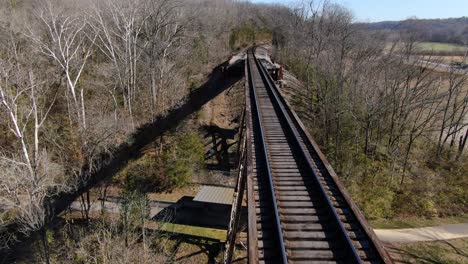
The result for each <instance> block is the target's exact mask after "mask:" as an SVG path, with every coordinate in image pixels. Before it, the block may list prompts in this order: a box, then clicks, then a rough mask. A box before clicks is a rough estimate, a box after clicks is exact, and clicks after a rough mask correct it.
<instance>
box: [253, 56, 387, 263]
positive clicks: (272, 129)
mask: <svg viewBox="0 0 468 264" xmlns="http://www.w3.org/2000/svg"><path fill="white" fill-rule="evenodd" d="M254 52H255V50H254V49H250V50H249V51H248V56H247V60H246V76H247V85H248V89H247V91H246V95H247V133H249V135H248V137H249V139H250V142H251V144H248V145H247V156H248V157H247V159H248V160H249V159H250V160H252V161H251V162H250V164H249V163H248V164H247V174H248V178H247V195H248V203H249V204H248V206H249V208H248V209H249V216H248V218H249V262H250V263H337V262H338V263H390V262H391V260H390V258H389V257H388V255H387V253H386V252H385V250H384V249H383V247H382V246H381V245H380V242H379V241H378V240H377V238H376V237H375V234H374V233H373V231H372V230H371V229H370V228H369V227H368V224H367V222H365V220H364V218H363V216H362V214H361V213H360V211H359V210H358V209H357V207H356V206H355V205H354V203H352V201H351V200H350V198H349V195H348V194H347V193H346V192H345V191H344V189H343V187H342V186H341V184H340V183H339V181H338V180H337V179H336V177H335V175H334V172H333V170H332V169H331V167H329V165H328V162H327V161H326V160H325V158H324V156H323V154H322V153H321V152H320V151H319V150H318V147H317V146H316V144H315V142H313V140H312V139H311V138H310V136H309V135H308V134H307V132H306V131H305V129H304V127H303V125H302V123H300V121H299V119H298V118H297V116H296V115H295V114H294V112H293V111H292V110H291V109H290V107H289V106H288V104H287V102H286V101H285V100H284V98H283V96H282V95H281V93H280V91H279V90H278V88H277V87H276V85H275V83H274V81H273V80H272V79H271V77H270V75H269V74H268V72H267V70H266V68H265V67H264V65H263V64H262V62H261V61H260V60H258V59H257V58H256V57H255V53H254ZM249 156H250V157H249Z"/></svg>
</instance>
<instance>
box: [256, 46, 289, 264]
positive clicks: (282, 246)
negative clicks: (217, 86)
mask: <svg viewBox="0 0 468 264" xmlns="http://www.w3.org/2000/svg"><path fill="white" fill-rule="evenodd" d="M249 52H250V53H251V55H252V56H253V59H254V61H256V59H255V55H254V51H253V50H252V49H251V50H249ZM247 64H248V66H247V68H248V71H249V86H250V89H251V91H252V94H253V96H254V100H253V104H254V107H255V109H254V111H253V112H254V113H255V115H256V116H257V118H256V121H257V123H258V127H259V130H260V133H259V134H260V142H261V145H262V152H263V155H264V158H265V165H266V170H267V175H268V182H269V187H270V191H271V196H272V203H273V209H274V215H275V227H276V231H277V236H278V237H277V239H278V241H279V244H280V245H279V246H280V251H281V252H280V253H281V262H282V263H284V264H286V263H288V259H287V253H286V247H285V244H284V239H283V231H282V228H281V223H280V217H279V212H278V204H277V202H276V195H275V189H274V184H273V176H272V170H271V167H270V162H269V160H268V151H267V146H266V140H265V132H264V129H263V126H262V123H263V121H262V116H261V114H260V108H259V107H258V103H257V102H258V101H259V100H258V97H257V93H256V91H255V84H254V82H253V80H252V76H253V75H252V68H251V66H252V65H250V60H249V58H248V56H247Z"/></svg>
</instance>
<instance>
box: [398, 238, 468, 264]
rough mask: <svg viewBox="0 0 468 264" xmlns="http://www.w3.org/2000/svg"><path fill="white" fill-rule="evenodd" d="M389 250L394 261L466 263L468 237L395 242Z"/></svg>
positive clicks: (467, 259) (467, 260)
mask: <svg viewBox="0 0 468 264" xmlns="http://www.w3.org/2000/svg"><path fill="white" fill-rule="evenodd" d="M389 252H390V254H391V256H392V258H393V259H394V261H395V263H446V264H449V263H453V264H455V263H457V264H468V239H455V240H449V241H437V242H422V243H412V244H396V245H392V246H390V248H389Z"/></svg>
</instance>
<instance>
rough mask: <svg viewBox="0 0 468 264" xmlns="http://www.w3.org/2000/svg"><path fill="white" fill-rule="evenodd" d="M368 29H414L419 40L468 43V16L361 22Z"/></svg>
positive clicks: (390, 30) (394, 30)
mask: <svg viewBox="0 0 468 264" xmlns="http://www.w3.org/2000/svg"><path fill="white" fill-rule="evenodd" d="M359 25H360V26H362V27H364V28H366V29H368V30H383V31H389V32H390V33H391V32H397V31H400V30H412V31H415V32H417V36H418V40H419V41H429V42H443V43H453V44H462V45H463V44H464V45H466V44H468V17H460V18H448V19H407V20H403V21H383V22H376V23H360V24H359Z"/></svg>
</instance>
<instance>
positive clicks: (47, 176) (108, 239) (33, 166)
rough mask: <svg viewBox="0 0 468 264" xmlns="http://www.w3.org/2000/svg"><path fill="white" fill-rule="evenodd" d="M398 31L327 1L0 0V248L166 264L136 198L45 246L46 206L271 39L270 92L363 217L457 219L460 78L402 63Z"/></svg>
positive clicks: (48, 259) (461, 190) (55, 257)
mask: <svg viewBox="0 0 468 264" xmlns="http://www.w3.org/2000/svg"><path fill="white" fill-rule="evenodd" d="M398 34H399V35H398V36H399V38H398V39H396V40H395V39H392V41H389V40H388V39H387V36H386V35H385V34H384V33H382V32H379V31H366V30H363V29H362V28H361V27H357V26H356V25H355V24H354V23H353V17H352V15H351V13H350V12H349V11H348V10H347V9H345V8H344V7H341V6H339V5H335V4H332V3H329V2H326V1H325V2H324V1H320V3H319V2H318V1H309V2H307V1H306V2H303V3H302V4H296V5H292V6H291V7H284V6H274V5H255V4H251V3H247V2H243V1H233V0H232V1H231V0H175V1H173V0H170V1H169V0H98V1H91V0H80V1H74V0H36V1H34V0H8V1H6V0H5V1H1V2H0V233H2V234H5V235H2V236H1V237H0V248H4V247H8V246H10V245H11V244H12V243H13V241H14V240H15V239H16V237H15V236H13V235H9V234H7V233H8V232H4V231H5V228H6V227H7V226H8V225H9V224H11V223H12V222H15V223H17V227H18V229H19V232H21V233H22V234H32V233H35V234H39V235H37V237H38V239H37V241H36V242H34V243H32V245H31V249H30V250H29V251H28V252H29V253H28V254H29V255H30V256H28V258H30V260H31V261H32V262H37V263H65V262H66V263H74V262H76V263H155V262H158V263H163V262H166V261H173V259H172V256H171V252H170V247H169V246H168V245H169V242H167V240H165V237H164V235H163V234H159V233H158V232H153V233H152V234H151V235H150V234H147V233H146V232H145V231H144V228H138V227H140V226H141V225H145V221H146V220H145V218H146V215H147V213H148V212H147V211H148V209H147V204H145V201H146V200H145V199H144V197H143V198H142V197H141V196H138V195H136V196H132V199H131V201H132V202H131V203H129V204H128V205H127V211H125V212H131V213H128V214H124V215H123V216H121V217H120V220H119V221H117V222H116V223H115V224H111V225H108V224H105V223H104V221H102V222H99V225H98V226H97V227H93V229H92V230H93V231H90V232H89V233H86V231H80V232H81V233H79V234H77V233H74V234H72V235H69V237H64V235H60V238H58V237H57V236H54V235H53V234H52V233H51V232H50V231H49V227H48V226H49V224H50V223H51V221H52V220H51V216H50V212H49V211H48V207H47V204H46V203H45V202H46V201H47V197H53V196H54V195H56V194H58V193H63V192H70V193H73V192H74V191H76V189H77V187H78V186H81V185H82V184H83V183H86V182H87V181H88V180H89V178H88V177H89V175H92V173H93V172H94V171H95V170H96V168H95V167H94V166H95V164H96V162H95V160H97V159H99V157H100V156H101V155H103V154H105V153H111V152H112V150H113V149H114V148H115V147H116V146H118V145H120V144H122V143H124V142H126V141H128V140H129V136H130V135H131V134H132V133H134V132H135V131H136V129H138V128H139V127H140V126H142V125H144V124H146V123H150V122H153V121H154V120H155V119H156V117H159V116H164V115H165V114H167V112H168V111H169V110H170V109H172V108H174V107H177V106H178V105H180V104H182V103H183V102H184V100H185V99H186V96H187V95H188V94H189V93H190V92H192V91H193V90H195V89H197V87H198V86H199V85H200V84H201V83H203V81H204V80H205V78H206V74H208V73H209V72H210V71H211V69H212V68H213V67H215V66H216V65H218V64H220V63H222V62H223V61H225V60H226V59H227V58H228V56H229V55H231V54H233V53H235V52H236V51H237V50H239V49H241V48H244V47H247V46H249V45H252V44H254V43H256V44H258V43H259V42H262V41H264V42H265V43H267V42H271V43H272V45H273V50H274V54H273V56H274V58H275V59H276V60H277V61H278V62H279V63H281V64H283V65H284V67H285V69H286V70H287V74H285V80H284V92H285V93H286V94H287V95H288V97H289V98H290V102H291V104H292V105H293V107H295V109H296V111H297V112H298V113H299V115H300V117H301V118H302V120H303V122H304V123H305V124H306V125H307V127H308V129H309V130H310V132H311V134H312V135H313V136H314V138H315V140H316V141H317V142H318V143H319V144H320V145H321V146H322V147H323V149H324V152H325V153H326V155H327V156H328V158H329V159H330V160H331V162H332V164H333V166H334V168H335V170H337V172H338V175H340V176H341V177H342V178H343V181H344V182H345V183H346V186H347V188H348V189H349V191H350V193H351V194H352V196H353V199H355V201H356V202H357V204H358V205H359V206H361V208H362V210H363V211H364V212H365V214H366V217H368V218H369V219H380V218H392V217H396V216H402V215H416V216H424V217H432V216H447V215H463V214H466V213H467V212H468V206H467V199H468V194H467V190H466V183H467V177H466V176H467V174H468V162H467V159H466V148H467V147H466V145H467V139H468V129H467V127H468V118H467V116H468V88H467V87H468V83H467V78H468V75H467V72H466V71H461V70H458V69H456V68H448V69H444V70H440V69H439V66H438V65H439V64H438V62H437V59H436V58H432V57H431V56H430V55H427V56H424V57H421V56H418V57H416V56H414V48H415V45H414V44H415V42H416V41H418V39H417V35H418V32H417V27H414V28H412V27H405V28H404V29H402V30H401V31H399V32H398ZM259 36H262V37H261V39H259ZM289 73H290V74H293V75H294V76H295V77H296V78H297V79H295V78H294V77H292V75H290V74H289ZM298 80H299V81H298ZM174 142H182V141H181V140H178V139H177V137H176V138H175V139H174ZM189 143H190V142H189ZM174 144H177V143H174ZM190 144H191V143H190ZM190 144H189V145H190ZM171 155H172V157H171V158H172V160H177V159H178V158H180V159H181V158H185V156H178V155H183V154H180V153H179V152H177V151H175V150H174V151H173V152H171ZM191 159H194V158H193V157H192V156H190V157H187V160H191ZM161 162H162V163H165V162H164V161H161ZM132 195H133V194H132ZM83 199H85V198H83ZM70 225H72V224H71V223H66V224H64V225H63V228H64V229H67V228H68V230H72V228H70V227H69V226H70ZM80 230H86V229H80ZM72 233H73V232H72ZM56 241H66V243H65V242H64V243H56ZM54 243H55V244H54ZM58 244H60V246H58ZM51 247H55V248H53V249H51ZM29 263H30V262H29Z"/></svg>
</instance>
